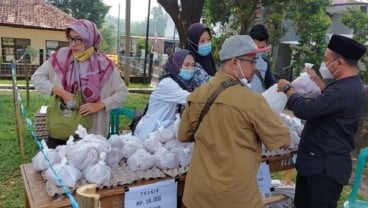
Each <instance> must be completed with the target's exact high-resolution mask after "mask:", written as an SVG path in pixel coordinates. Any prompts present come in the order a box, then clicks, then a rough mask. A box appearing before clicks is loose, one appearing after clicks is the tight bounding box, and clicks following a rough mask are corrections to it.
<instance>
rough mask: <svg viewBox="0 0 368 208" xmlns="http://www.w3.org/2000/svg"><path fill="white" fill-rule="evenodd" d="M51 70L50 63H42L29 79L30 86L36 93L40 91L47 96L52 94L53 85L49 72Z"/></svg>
mask: <svg viewBox="0 0 368 208" xmlns="http://www.w3.org/2000/svg"><path fill="white" fill-rule="evenodd" d="M52 70H53V68H52V66H51V64H50V62H48V61H46V62H44V63H43V64H42V65H41V66H40V67H38V68H37V70H36V71H35V72H34V73H33V75H32V77H31V81H32V84H33V85H34V87H35V89H36V90H37V91H40V92H42V93H44V94H46V95H48V96H50V95H51V93H52V88H53V87H54V84H53V83H52V82H51V81H50V72H51V71H52Z"/></svg>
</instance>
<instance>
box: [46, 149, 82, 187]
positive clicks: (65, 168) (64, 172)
mask: <svg viewBox="0 0 368 208" xmlns="http://www.w3.org/2000/svg"><path fill="white" fill-rule="evenodd" d="M59 154H60V157H61V162H60V163H57V164H55V165H54V166H53V167H54V170H55V173H56V174H57V175H58V176H59V178H60V179H61V181H62V182H63V183H64V185H65V186H67V187H71V188H74V187H75V186H76V184H77V181H78V180H79V179H80V178H81V177H82V173H81V172H80V171H79V170H78V169H76V168H74V167H73V166H70V165H67V159H66V157H65V147H64V148H60V150H59ZM45 177H46V179H47V180H49V181H50V182H51V183H52V184H54V185H57V186H60V184H59V182H58V181H57V180H56V178H55V175H54V172H53V171H52V169H51V168H48V169H47V170H46V172H45Z"/></svg>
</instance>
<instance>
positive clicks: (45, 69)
mask: <svg viewBox="0 0 368 208" xmlns="http://www.w3.org/2000/svg"><path fill="white" fill-rule="evenodd" d="M31 80H32V83H33V85H34V86H35V88H36V90H38V91H40V92H42V93H44V94H45V95H47V96H50V95H51V92H52V88H53V87H54V86H57V87H61V88H63V86H62V84H61V80H60V79H59V77H58V76H57V75H56V73H55V71H54V69H53V67H52V65H51V63H49V62H48V61H46V62H45V63H43V64H42V65H41V66H40V67H39V68H38V69H37V70H36V71H35V73H34V74H33V75H32V78H31ZM100 95H101V101H102V102H103V103H104V104H105V109H103V110H101V111H99V112H97V113H95V114H93V116H92V120H93V125H92V128H91V129H90V130H89V131H88V133H91V134H100V135H102V136H104V137H107V135H108V133H109V113H110V111H111V110H112V109H114V108H116V107H119V106H121V105H122V103H123V102H124V101H126V99H127V97H128V88H127V87H126V85H125V83H124V81H123V80H122V79H121V77H120V75H119V73H118V71H116V70H114V72H113V73H112V74H111V76H110V79H109V80H108V81H107V82H106V83H105V85H104V86H103V88H102V91H101V94H100Z"/></svg>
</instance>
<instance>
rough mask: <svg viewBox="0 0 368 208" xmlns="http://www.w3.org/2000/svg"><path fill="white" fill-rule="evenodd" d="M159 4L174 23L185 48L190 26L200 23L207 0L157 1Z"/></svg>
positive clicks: (181, 45)
mask: <svg viewBox="0 0 368 208" xmlns="http://www.w3.org/2000/svg"><path fill="white" fill-rule="evenodd" d="M157 2H158V3H159V4H160V5H161V6H162V7H163V8H164V9H165V11H166V12H167V13H168V14H169V16H170V17H171V18H172V20H173V21H174V23H175V26H176V29H177V30H178V34H179V38H180V47H183V46H184V43H185V38H186V37H187V31H188V28H189V26H190V25H191V24H193V23H196V22H199V21H200V18H201V16H202V9H203V6H204V2H205V0H157Z"/></svg>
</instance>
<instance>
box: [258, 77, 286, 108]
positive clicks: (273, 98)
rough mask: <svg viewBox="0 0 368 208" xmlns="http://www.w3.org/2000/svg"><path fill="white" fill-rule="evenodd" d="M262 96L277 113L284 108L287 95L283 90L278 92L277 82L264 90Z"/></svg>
mask: <svg viewBox="0 0 368 208" xmlns="http://www.w3.org/2000/svg"><path fill="white" fill-rule="evenodd" d="M262 96H263V97H264V98H265V99H266V101H267V103H268V105H269V106H270V107H271V108H272V110H274V111H276V112H277V113H281V112H282V111H283V110H284V108H285V105H286V102H287V96H286V95H285V93H283V92H277V84H274V85H272V87H270V88H268V89H267V90H266V91H264V92H263V93H262Z"/></svg>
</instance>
